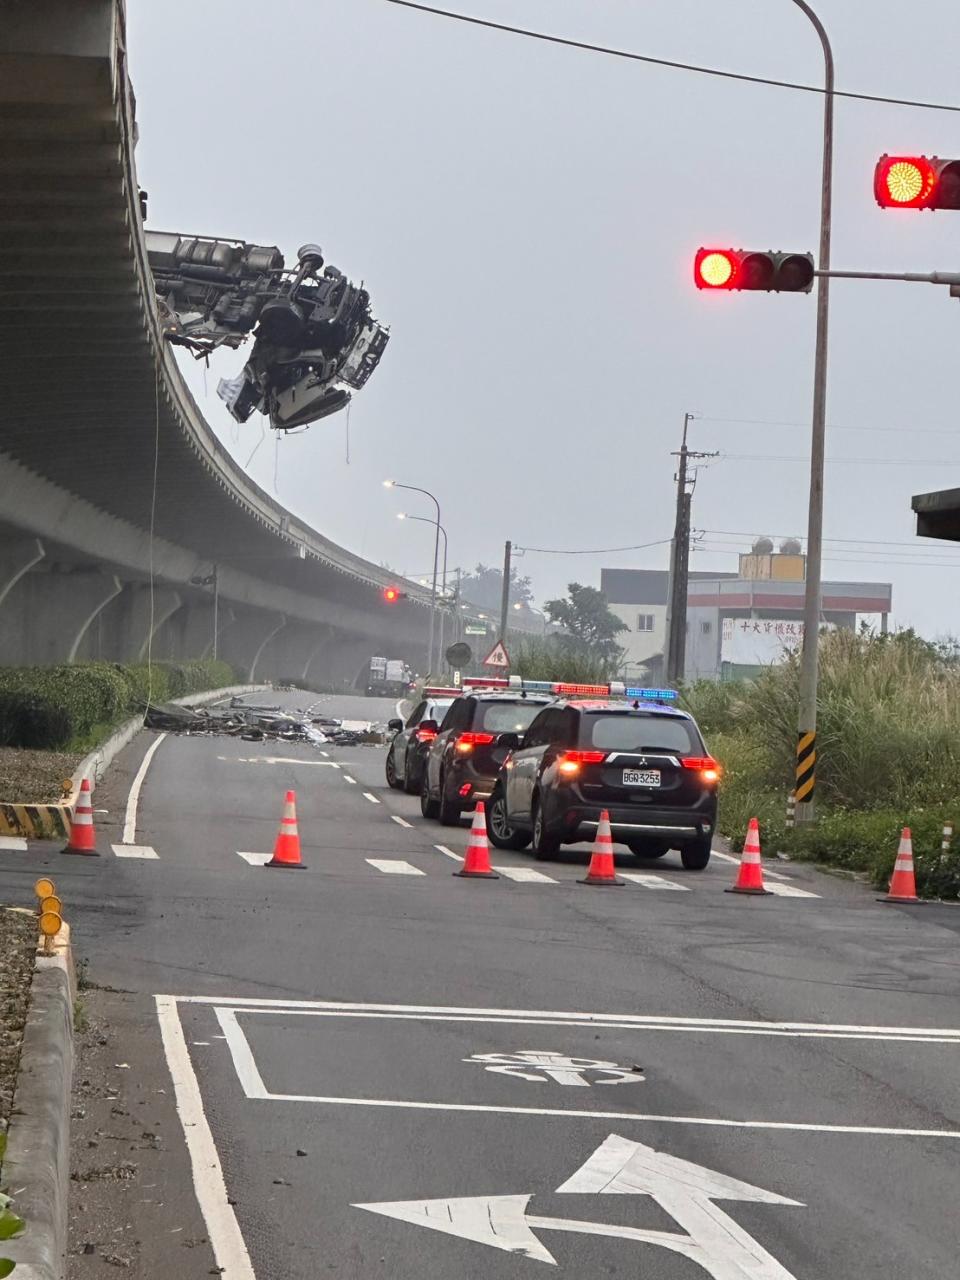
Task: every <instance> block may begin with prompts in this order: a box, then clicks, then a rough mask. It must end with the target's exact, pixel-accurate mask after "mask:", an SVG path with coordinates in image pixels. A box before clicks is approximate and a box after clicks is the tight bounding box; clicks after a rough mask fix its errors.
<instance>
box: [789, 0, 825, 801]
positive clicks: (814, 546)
mask: <svg viewBox="0 0 960 1280" xmlns="http://www.w3.org/2000/svg"><path fill="white" fill-rule="evenodd" d="M794 4H796V5H797V7H798V8H800V9H802V10H803V12H804V13H805V14H806V15H807V17H808V18H809V19H810V21H811V22H812V24H813V26H814V28H815V29H816V32H817V35H818V36H819V37H820V44H821V45H822V46H823V60H824V96H823V156H822V164H821V187H820V253H819V257H818V266H819V268H820V271H819V272H818V275H819V280H818V284H817V344H816V355H815V358H814V372H813V423H812V430H811V440H810V505H809V512H808V517H807V571H806V582H805V591H804V600H803V649H802V651H801V655H800V698H799V708H798V717H797V759H796V788H795V797H796V802H797V805H796V821H797V822H798V823H802V822H812V821H813V820H814V818H815V816H816V811H815V809H814V792H815V788H816V760H817V751H816V744H817V650H818V645H819V639H820V592H821V579H822V569H823V563H822V562H823V471H824V459H825V453H826V447H825V444H826V421H827V335H828V327H829V318H830V276H829V272H830V233H831V230H832V227H831V214H832V195H833V87H834V71H833V50H832V49H831V48H830V40H829V38H828V36H827V33H826V30H825V29H824V26H823V23H822V22H821V21H820V19H819V18H818V17H817V15H816V14H815V13H814V11H813V9H811V7H810V5H809V4H807V3H806V0H794Z"/></svg>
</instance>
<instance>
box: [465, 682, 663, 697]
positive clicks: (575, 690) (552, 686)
mask: <svg viewBox="0 0 960 1280" xmlns="http://www.w3.org/2000/svg"><path fill="white" fill-rule="evenodd" d="M463 684H464V686H465V687H467V688H471V689H515V690H518V691H520V692H522V693H552V694H555V695H557V696H558V697H568V698H569V697H574V698H638V699H640V700H641V701H642V702H675V701H676V700H677V691H676V689H648V688H646V687H645V686H637V687H633V686H631V687H629V688H628V687H627V686H626V685H624V684H623V682H622V681H620V680H611V681H609V682H608V683H607V684H575V683H571V682H568V681H564V680H523V679H522V678H521V677H520V676H466V677H465V678H464V681H463Z"/></svg>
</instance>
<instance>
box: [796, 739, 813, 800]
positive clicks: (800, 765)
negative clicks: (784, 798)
mask: <svg viewBox="0 0 960 1280" xmlns="http://www.w3.org/2000/svg"><path fill="white" fill-rule="evenodd" d="M816 785H817V732H816V730H815V729H808V730H806V731H805V732H801V733H800V735H799V736H798V738H797V786H796V791H795V793H794V794H795V797H796V803H797V804H798V805H800V804H812V803H813V793H814V790H815V789H816Z"/></svg>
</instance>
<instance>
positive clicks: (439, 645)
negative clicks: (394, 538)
mask: <svg viewBox="0 0 960 1280" xmlns="http://www.w3.org/2000/svg"><path fill="white" fill-rule="evenodd" d="M398 487H399V486H398ZM397 519H398V520H419V521H420V522H421V523H422V524H432V525H436V527H437V528H438V529H439V530H440V532H441V533H442V534H443V570H442V572H441V577H440V583H441V585H440V593H441V595H442V597H443V600H444V603H445V602H446V598H447V531H446V529H445V528H444V527H443V525H442V524H440V522H439V521H438V520H431V519H430V518H429V516H412V515H410V514H409V513H408V512H406V511H400V512H398V513H397ZM434 595H436V588H434ZM444 616H445V614H444V610H443V609H441V610H440V635H439V640H438V643H437V661H438V662H439V661H440V660H441V659H442V658H443V622H444ZM431 656H432V641H431Z"/></svg>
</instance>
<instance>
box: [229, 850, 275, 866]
mask: <svg viewBox="0 0 960 1280" xmlns="http://www.w3.org/2000/svg"><path fill="white" fill-rule="evenodd" d="M272 856H273V855H272V854H270V853H241V852H240V851H239V850H237V857H238V858H242V859H243V860H244V862H249V863H250V865H251V867H265V866H266V865H267V863H268V862H269V861H270V859H271V857H272Z"/></svg>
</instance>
